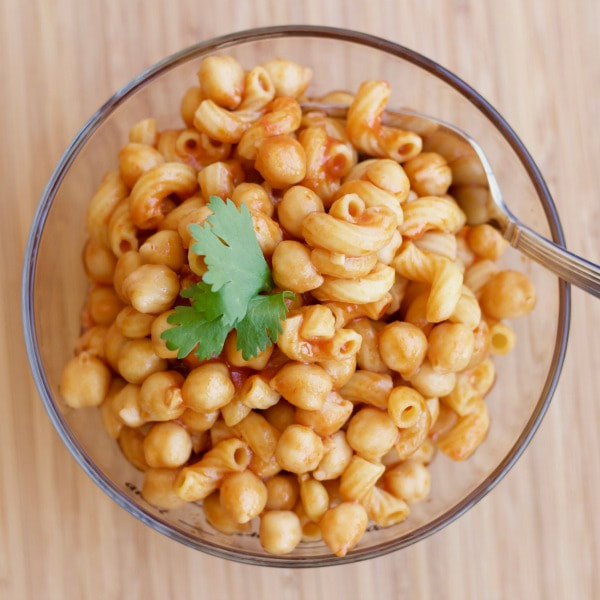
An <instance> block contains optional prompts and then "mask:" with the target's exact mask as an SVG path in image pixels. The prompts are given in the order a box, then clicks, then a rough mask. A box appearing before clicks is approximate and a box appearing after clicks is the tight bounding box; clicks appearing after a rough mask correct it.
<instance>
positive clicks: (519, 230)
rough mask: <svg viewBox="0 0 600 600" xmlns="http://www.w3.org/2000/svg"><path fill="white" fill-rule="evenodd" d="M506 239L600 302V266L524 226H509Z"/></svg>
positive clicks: (513, 224)
mask: <svg viewBox="0 0 600 600" xmlns="http://www.w3.org/2000/svg"><path fill="white" fill-rule="evenodd" d="M504 237H506V239H507V240H508V241H509V243H510V245H511V246H513V247H514V248H516V249H517V250H519V251H520V252H522V253H523V254H525V255H526V256H528V257H529V258H531V259H533V260H535V261H537V262H539V263H540V264H541V265H543V266H544V267H546V268H547V269H550V270H551V271H553V272H554V273H556V275H558V276H559V277H560V278H561V279H564V280H565V281H568V282H569V283H572V284H573V285H576V286H577V287H579V288H581V289H582V290H585V291H586V292H588V293H589V294H592V296H596V298H600V265H596V264H594V263H593V262H591V261H589V260H586V259H585V258H581V256H577V255H576V254H573V253H572V252H569V251H568V250H567V249H566V248H561V247H560V246H558V245H556V244H555V243H554V242H551V241H550V240H547V239H546V238H544V237H542V236H541V235H540V234H539V233H536V232H535V231H533V230H532V229H529V227H527V225H523V223H518V222H515V221H512V222H511V223H509V225H508V227H507V228H506V231H505V232H504Z"/></svg>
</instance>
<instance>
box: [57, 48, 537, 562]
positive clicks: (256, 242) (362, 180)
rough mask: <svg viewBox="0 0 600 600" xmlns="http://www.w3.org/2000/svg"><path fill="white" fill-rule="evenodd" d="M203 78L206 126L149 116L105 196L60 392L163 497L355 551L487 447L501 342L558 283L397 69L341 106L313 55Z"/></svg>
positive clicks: (186, 113) (276, 543)
mask: <svg viewBox="0 0 600 600" xmlns="http://www.w3.org/2000/svg"><path fill="white" fill-rule="evenodd" d="M198 77H199V86H198V87H192V88H190V89H189V90H188V91H187V92H186V94H185V95H184V97H183V100H182V103H181V107H180V112H181V116H182V118H183V121H184V124H185V127H182V128H181V129H167V130H162V131H158V128H157V124H156V122H155V120H154V119H153V118H152V117H149V118H145V119H144V120H142V121H140V122H138V123H136V124H134V125H133V127H132V128H131V130H130V134H129V143H127V144H125V145H124V146H123V148H122V149H121V151H120V152H119V156H118V169H117V170H115V171H113V172H110V173H108V174H106V175H105V177H104V179H103V180H102V183H101V185H100V187H99V189H98V191H97V192H96V194H95V195H94V197H93V198H92V200H91V201H90V205H89V208H88V215H87V230H88V233H89V240H88V242H87V243H86V245H85V248H84V250H83V262H84V267H85V270H86V272H87V274H88V276H89V278H90V280H91V282H92V286H91V288H90V291H89V295H88V299H87V302H86V305H85V308H84V310H83V313H82V329H83V331H82V335H81V337H80V339H79V340H78V342H77V344H76V350H75V357H74V358H72V359H71V360H70V361H69V362H68V363H67V364H66V365H65V368H64V371H63V374H62V378H61V386H60V387H61V393H62V396H63V398H64V400H65V402H66V403H67V405H68V406H70V407H73V408H80V407H91V406H99V407H100V410H101V414H102V421H103V423H104V426H105V428H106V430H107V432H108V434H109V435H110V436H111V437H113V438H114V439H115V440H117V442H118V444H119V446H120V448H121V450H122V452H123V454H124V455H125V457H126V458H127V459H128V460H129V461H130V462H131V463H132V464H133V465H134V466H135V467H136V468H138V469H140V470H143V471H144V472H145V475H144V485H143V489H142V496H143V498H144V499H145V500H146V501H147V502H149V503H150V504H152V505H154V506H156V507H159V508H161V509H165V510H171V509H176V508H177V507H179V506H181V505H183V504H184V503H186V502H199V501H202V504H203V508H204V511H205V514H206V518H207V520H208V522H209V523H210V524H211V525H212V526H213V527H215V528H216V529H218V530H219V531H221V532H224V533H244V532H249V531H251V529H252V527H253V522H254V521H256V520H257V519H260V526H259V536H260V542H261V545H262V546H263V548H264V549H265V550H266V551H267V552H270V553H273V554H286V553H289V552H292V551H293V550H294V549H295V548H296V547H297V545H298V544H300V543H301V542H302V540H315V539H321V538H322V539H323V541H324V542H325V543H326V544H327V545H328V546H329V548H330V549H331V551H332V552H334V553H335V554H336V555H338V556H344V555H345V554H346V553H347V552H348V551H350V550H351V549H352V548H353V547H354V546H355V545H356V544H357V543H358V541H359V540H360V538H361V536H362V534H363V533H364V531H365V530H366V528H367V525H368V523H369V521H371V522H372V523H374V524H375V525H376V526H379V527H387V526H391V525H394V524H396V523H399V522H401V521H402V520H404V519H406V518H408V517H409V513H410V505H411V504H413V503H415V502H419V501H421V500H423V499H424V498H425V497H426V496H427V495H428V493H429V489H430V476H429V471H428V468H427V465H428V464H429V463H430V462H431V461H432V460H433V458H434V456H435V453H436V451H437V450H440V451H441V452H442V453H444V454H445V455H447V456H449V457H450V458H451V459H453V460H464V459H466V458H468V457H469V456H470V455H471V454H472V453H473V452H474V451H475V450H476V448H477V447H478V446H479V444H481V443H482V442H483V440H484V439H485V436H486V433H487V430H488V425H489V416H488V411H487V408H486V403H485V399H484V398H485V395H486V394H487V392H488V391H489V390H490V389H491V387H492V385H493V384H494V379H495V370H494V364H493V362H492V358H491V356H492V355H502V354H506V353H507V352H509V351H510V350H511V349H512V347H513V346H514V344H515V341H516V337H515V333H514V331H513V330H512V328H511V327H510V326H509V325H508V324H507V323H506V322H505V319H509V318H515V317H519V316H522V315H525V314H527V313H528V312H530V311H531V310H532V309H533V307H534V305H535V290H534V288H533V286H532V284H531V282H530V281H529V279H528V278H527V277H526V276H525V275H523V274H521V273H519V272H517V271H507V270H501V269H500V268H499V267H498V266H496V264H495V261H496V260H497V259H498V258H500V257H501V255H502V253H503V252H504V250H505V246H506V242H505V241H504V240H503V238H502V236H501V235H500V234H499V233H498V232H497V231H496V230H495V229H494V228H493V227H492V226H491V225H489V224H485V223H482V224H479V225H476V226H468V225H466V216H465V212H464V211H463V209H462V208H461V206H460V205H459V204H458V203H457V202H456V201H455V199H454V198H453V197H452V195H450V194H449V192H452V189H451V185H452V180H453V167H455V165H456V164H458V163H460V161H461V156H460V155H457V153H456V152H455V153H454V155H453V156H452V159H451V160H447V159H446V158H445V156H447V154H445V153H444V152H443V151H442V149H441V148H440V149H437V150H439V151H436V150H435V149H431V148H428V147H426V146H424V140H423V139H422V138H421V137H420V136H419V135H418V134H417V133H414V132H412V131H403V130H400V129H395V128H390V127H386V126H383V125H382V123H381V115H382V112H383V110H384V108H385V106H386V103H387V100H388V98H389V94H390V89H389V85H388V84H387V83H386V82H383V81H375V80H373V81H366V82H364V83H363V84H362V85H361V86H360V88H359V90H358V92H357V93H356V95H352V94H350V93H348V92H339V91H336V92H332V93H331V94H328V95H326V96H324V97H321V98H320V100H321V101H323V102H334V103H336V104H346V105H347V106H348V107H349V108H348V113H347V118H346V119H343V120H342V119H334V118H330V117H328V116H326V115H325V114H323V113H320V112H318V111H312V112H303V111H302V108H301V106H300V104H299V99H301V98H303V97H304V95H305V94H306V90H307V88H308V85H309V83H310V78H311V71H310V69H307V68H305V67H302V66H300V65H298V64H295V63H292V62H290V61H286V60H282V59H276V60H272V61H269V62H267V63H265V64H264V65H261V66H258V67H255V68H253V69H251V70H249V71H244V69H243V68H242V67H241V65H240V64H239V63H238V62H237V61H236V60H235V59H233V58H232V57H227V56H213V57H210V58H207V59H205V60H204V61H203V62H202V63H201V66H200V69H199V72H198ZM426 141H427V140H425V142H426ZM424 147H425V150H424ZM446 150H447V148H446ZM463 180H464V177H463ZM463 182H464V181H463ZM470 208H472V206H471V207H470Z"/></svg>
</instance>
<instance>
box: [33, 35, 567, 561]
mask: <svg viewBox="0 0 600 600" xmlns="http://www.w3.org/2000/svg"><path fill="white" fill-rule="evenodd" d="M214 53H228V54H232V55H234V56H236V57H237V58H238V59H239V60H240V61H241V62H242V64H243V65H244V66H246V67H249V66H251V65H255V64H259V63H261V62H264V61H266V60H268V59H271V58H275V57H285V58H289V59H291V60H295V61H297V62H299V63H302V64H305V65H308V66H310V67H312V69H313V70H314V78H313V81H312V83H311V87H310V88H309V92H310V93H311V94H314V95H318V94H322V93H324V92H326V91H328V90H332V89H348V90H355V89H356V88H357V87H358V85H359V84H360V83H361V82H362V81H363V80H365V79H372V78H378V79H385V80H387V81H389V82H390V83H391V86H392V89H393V97H392V100H391V106H407V107H412V108H415V109H416V110H419V111H422V112H424V113H427V114H430V115H432V116H435V117H439V118H441V119H444V120H446V121H449V122H450V123H454V124H456V125H457V126H459V127H461V128H462V129H464V130H465V131H466V132H468V133H469V134H471V136H472V137H474V138H475V139H476V140H477V141H478V142H479V143H480V144H481V146H482V147H483V149H484V151H485V152H486V153H487V155H488V157H489V159H490V162H491V164H492V166H493V168H494V170H495V172H496V175H497V178H498V181H499V184H500V186H501V189H502V192H503V196H504V198H505V199H506V201H507V203H508V205H509V206H510V208H511V209H512V210H513V211H514V212H515V213H516V215H517V216H518V217H519V218H520V219H521V220H523V221H524V222H525V223H527V224H528V225H530V226H531V227H532V228H534V229H535V230H536V231H539V232H540V233H542V234H543V235H545V236H547V237H549V238H551V239H553V240H554V241H555V242H557V243H559V244H564V239H563V234H562V229H561V225H560V222H559V219H558V215H557V214H556V210H555V207H554V204H553V202H552V199H551V197H550V194H549V193H548V189H547V187H546V184H545V183H544V180H543V179H542V177H541V175H540V173H539V171H538V169H537V167H536V165H535V164H534V162H533V160H532V158H531V156H530V155H529V153H528V152H527V150H526V149H525V148H524V147H523V144H522V143H521V142H520V140H519V139H518V138H517V136H516V135H515V133H514V132H513V131H512V130H511V128H510V127H509V126H508V124H507V123H506V122H505V121H504V119H502V117H501V116H500V115H499V114H498V113H497V112H496V111H495V110H494V108H492V107H491V106H490V105H489V104H488V103H487V102H486V101H485V100H484V99H483V98H482V97H481V96H480V95H479V94H477V92H475V91H474V90H473V89H471V88H470V87H469V86H468V85H466V84H465V83H464V82H463V81H461V80H460V79H458V78H457V77H456V76H455V75H453V74H452V73H450V72H449V71H447V70H445V69H444V68H442V67H440V66H439V65H437V64H436V63H434V62H432V61H431V60H429V59H427V58H424V57H423V56H421V55H419V54H416V53H415V52H413V51H411V50H408V49H406V48H403V47H401V46H399V45H397V44H394V43H392V42H388V41H385V40H382V39H378V38H375V37H372V36H368V35H364V34H361V33H356V32H352V31H346V30H342V29H332V28H325V27H307V26H286V27H271V28H265V29H254V30H251V31H244V32H241V33H234V34H231V35H227V36H223V37H220V38H217V39H214V40H210V41H208V42H203V43H200V44H198V45H196V46H193V47H191V48H188V49H186V50H183V51H182V52H179V53H177V54H175V55H173V56H171V57H169V58H167V59H165V60H163V61H162V62H160V63H158V64H157V65H155V66H153V67H151V68H150V69H148V70H147V71H145V72H144V73H142V74H141V75H139V76H138V77H136V78H135V79H133V80H132V81H131V82H130V83H129V84H127V85H126V86H125V87H124V88H122V89H121V90H119V91H118V92H117V93H116V94H115V95H114V96H113V97H112V98H111V99H110V100H108V102H106V103H105V104H104V105H103V106H102V107H101V108H100V110H98V112H96V114H95V115H93V116H92V118H91V119H90V120H89V121H88V122H87V123H86V125H85V126H84V127H83V129H82V130H81V131H80V132H79V133H78V135H77V136H76V137H75V139H74V140H73V142H72V143H71V145H70V146H69V147H68V149H67V151H66V152H65V154H64V156H63V157H62V159H61V160H60V162H59V164H58V165H57V167H56V169H55V170H54V173H53V174H52V177H51V178H50V181H49V182H48V185H47V187H46V189H45V190H44V194H43V196H42V199H41V201H40V205H39V208H38V210H37V213H36V215H35V219H34V222H33V226H32V229H31V235H30V238H29V244H28V247H27V252H26V256H25V265H24V273H23V325H24V330H25V339H26V344H27V350H28V353H29V360H30V362H31V368H32V371H33V375H34V378H35V381H36V384H37V387H38V390H39V393H40V395H41V397H42V400H43V402H44V405H45V407H46V410H47V411H48V414H49V415H50V419H51V420H52V423H53V424H54V426H55V428H56V430H57V431H58V433H59V435H60V436H61V438H62V440H63V441H64V443H65V444H66V446H67V448H68V449H69V450H70V452H71V454H72V455H73V456H74V457H75V459H76V460H77V462H78V463H79V464H80V465H81V467H82V468H83V469H84V470H85V471H86V473H87V474H88V475H89V476H90V477H91V478H92V479H93V480H94V481H95V482H96V483H97V484H98V485H99V486H100V487H101V488H102V489H103V490H104V491H105V492H106V493H107V494H108V495H109V496H110V497H111V498H112V499H113V500H114V501H115V502H117V503H118V504H119V505H120V506H122V507H123V508H125V509H126V510H127V511H129V512H130V513H131V514H132V515H134V516H135V517H137V518H138V519H140V520H141V521H142V522H144V523H146V524H147V525H149V526H150V527H152V528H154V529H155V530H157V531H160V532H161V533H164V534H166V535H168V536H169V537H171V538H173V539H175V540H177V541H179V542H182V543H184V544H187V545H189V546H191V547H193V548H196V549H198V550H202V551H204V552H207V553H209V554H214V555H216V556H220V557H222V558H229V559H233V560H237V561H241V562H246V563H250V564H257V565H272V566H285V567H314V566H324V565H332V564H338V565H339V564H343V563H348V562H352V561H357V560H363V559H367V558H373V557H375V556H379V555H382V554H385V553H387V552H391V551H394V550H398V549H399V548H403V547H405V546H408V545H409V544H412V543H414V542H417V541H419V540H421V539H423V538H424V537H426V536H428V535H430V534H432V533H434V532H436V531H438V530H439V529H441V528H442V527H444V526H445V525H447V524H448V523H450V522H452V521H453V520H454V519H456V518H457V517H458V516H460V515H461V514H463V513H464V512H465V511H466V510H468V509H469V508H470V507H472V506H473V505H474V504H475V503H476V502H477V501H478V500H480V499H481V498H482V497H483V496H484V495H485V494H486V493H487V492H488V491H490V490H491V489H492V488H493V487H494V486H495V485H496V484H497V483H498V481H500V479H502V477H503V476H504V475H505V474H506V473H507V471H508V470H509V469H510V467H511V466H512V465H513V464H514V462H515V461H516V459H517V458H518V457H519V455H520V454H521V452H523V450H524V449H525V447H526V446H527V444H528V442H529V441H530V439H531V437H532V435H533V434H534V432H535V431H536V429H537V427H538V425H539V423H540V421H541V419H542V417H543V415H544V413H545V411H546V409H547V408H548V404H549V403H550V399H551V397H552V393H553V391H554V388H555V386H556V383H557V380H558V377H559V373H560V370H561V367H562V363H563V358H564V353H565V348H566V344H567V334H568V328H569V317H570V309H569V306H570V295H569V294H570V290H569V287H568V286H567V285H566V284H564V283H562V282H561V281H559V280H558V279H557V278H556V277H554V276H553V275H552V274H550V273H549V272H547V271H545V270H544V269H543V268H541V267H539V266H538V265H536V264H533V263H530V262H528V261H525V260H524V259H523V258H522V257H521V256H519V255H518V254H516V253H515V252H513V251H509V252H508V253H507V256H506V258H505V259H504V264H505V265H506V266H514V267H515V268H518V269H521V270H524V271H525V272H526V273H527V274H528V275H529V276H530V277H531V278H532V280H533V281H534V283H535V286H536V288H537V290H538V304H537V307H536V309H535V311H534V312H533V313H532V314H531V315H530V316H529V317H527V318H525V319H521V320H518V321H516V322H515V323H514V325H515V328H516V331H517V334H518V343H517V347H516V350H515V351H514V352H513V354H512V355H509V356H507V357H500V358H499V359H498V360H497V361H496V364H497V371H498V382H497V385H496V386H495V387H494V389H493V391H492V393H491V394H490V397H489V408H490V412H491V418H492V422H491V427H490V432H489V435H488V437H487V439H486V441H485V442H484V444H483V445H482V446H481V447H480V448H479V449H478V450H477V452H476V453H475V454H474V456H473V457H472V458H471V459H470V460H469V461H467V462H466V463H453V462H452V461H450V460H448V459H446V458H445V457H443V456H438V457H437V458H436V460H435V461H434V463H433V465H432V489H431V495H430V498H429V499H428V500H427V501H425V502H423V503H421V504H417V505H415V506H414V509H413V511H412V514H411V516H410V518H409V519H408V520H407V521H405V522H404V523H401V524H399V525H396V526H394V527H391V528H388V529H377V528H371V529H369V531H368V532H367V533H366V534H365V536H364V537H363V539H362V540H361V542H360V543H359V545H358V546H357V547H356V548H355V549H354V550H353V551H352V552H350V553H349V554H348V555H347V556H346V557H345V558H336V557H334V556H332V555H331V553H330V551H329V550H328V548H327V547H326V546H325V545H324V544H323V543H320V542H318V543H309V544H302V545H301V546H300V547H299V548H298V549H297V550H295V551H294V553H293V554H291V555H288V556H272V555H269V554H267V553H265V552H264V551H263V550H262V548H261V547H260V545H259V542H258V537H257V534H256V533H254V534H250V535H235V536H227V535H223V534H221V533H219V532H217V531H216V530H214V529H212V528H211V527H210V526H208V525H207V523H206V521H205V520H204V517H203V512H202V508H201V507H200V506H198V505H195V504H191V505H189V506H186V507H184V508H182V509H179V510H174V511H168V512H167V511H160V510H157V509H155V508H153V507H152V506H150V505H148V504H147V503H146V502H145V501H144V500H143V499H142V498H141V497H140V493H139V489H140V487H141V480H142V475H141V473H139V472H138V471H136V470H135V469H134V468H133V467H132V466H131V465H130V464H129V463H128V462H127V461H126V460H125V458H124V457H123V456H122V455H121V452H120V451H119V449H118V447H117V444H116V443H115V442H114V441H113V440H111V439H109V437H108V436H107V435H106V433H105V431H104V429H103V427H102V425H101V422H100V417H99V411H98V410H96V409H84V410H78V411H74V410H71V409H69V408H68V407H66V406H65V405H64V403H63V402H62V400H61V399H60V395H59V392H58V383H59V378H60V373H61V369H62V367H63V365H64V363H65V361H66V360H67V359H68V358H69V357H70V356H71V354H72V348H73V343H74V341H75V339H76V338H77V336H78V333H79V312H80V309H81V307H82V305H83V302H84V295H85V292H86V287H87V282H86V278H85V274H84V271H83V268H82V265H81V250H82V247H83V244H84V241H85V239H86V233H85V226H84V223H85V212H86V207H87V204H88V201H89V199H90V197H91V195H92V193H93V191H94V189H95V187H96V186H97V185H98V184H99V182H100V179H101V177H102V175H103V174H104V172H105V171H106V170H108V169H111V168H114V167H115V165H116V156H117V152H118V150H119V148H120V147H121V146H122V145H123V144H124V143H125V142H126V141H127V133H128V129H129V127H130V126H131V125H132V124H133V123H135V122H136V121H137V120H139V119H142V118H145V117H149V116H153V117H155V118H156V119H157V121H158V124H159V126H160V127H161V128H164V127H169V126H180V125H179V123H180V120H179V111H178V108H179V101H180V98H181V96H182V94H183V92H184V91H185V90H186V88H187V87H188V86H190V85H193V84H194V82H195V81H196V70H197V68H198V64H199V62H200V61H201V59H202V58H204V57H206V56H209V55H211V54H214ZM523 101H524V102H526V101H527V100H526V99H524V100H523ZM65 110H67V108H66V106H65ZM80 518H82V519H85V518H90V519H93V518H95V517H94V515H91V514H90V515H87V516H86V515H85V514H82V515H81V517H80Z"/></svg>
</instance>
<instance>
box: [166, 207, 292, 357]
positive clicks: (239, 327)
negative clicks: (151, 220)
mask: <svg viewBox="0 0 600 600" xmlns="http://www.w3.org/2000/svg"><path fill="white" fill-rule="evenodd" d="M208 207H209V208H210V209H211V210H212V212H213V214H212V215H211V216H210V217H208V219H207V221H206V223H204V224H203V225H190V232H191V234H192V236H193V238H194V239H195V240H196V243H195V244H194V245H193V246H192V249H193V250H194V252H196V254H198V255H200V256H204V262H205V263H206V266H207V268H208V270H207V272H206V273H205V274H204V276H203V278H202V281H199V282H198V283H195V284H192V285H191V286H189V287H188V288H186V289H185V290H183V291H182V292H181V296H183V297H184V298H189V300H190V303H191V306H177V307H176V308H175V312H174V313H173V314H172V315H170V316H169V317H168V319H167V322H168V323H170V324H171V325H177V326H178V327H172V328H170V329H167V330H166V331H164V332H163V333H162V334H161V338H162V339H164V340H166V342H167V348H169V350H177V351H178V352H177V357H178V358H184V357H185V356H187V355H188V354H189V353H190V352H191V351H192V350H193V349H194V347H196V345H197V349H196V356H197V357H198V358H199V359H200V360H207V359H209V358H210V357H211V356H213V355H218V354H220V353H221V352H222V350H223V345H224V344H225V338H226V337H227V334H228V333H229V332H230V331H231V330H232V329H235V330H236V331H237V334H238V335H237V349H238V350H240V351H241V352H242V356H243V358H244V360H248V359H250V358H252V357H254V356H257V355H258V354H259V352H262V351H264V350H265V348H266V347H267V346H268V345H269V344H271V343H275V342H276V341H277V337H278V336H279V334H280V333H281V330H282V328H281V321H282V320H284V319H285V314H286V311H287V307H286V304H285V300H286V299H289V298H293V297H294V294H293V293H292V292H289V291H284V292H280V293H277V294H270V293H269V292H271V291H272V289H273V279H272V277H271V272H270V271H269V266H268V265H267V262H266V261H265V259H264V256H263V254H262V251H261V249H260V246H259V245H258V241H257V240H256V235H255V234H254V227H253V226H252V217H251V216H250V212H249V211H248V208H247V207H246V205H245V204H242V206H241V208H240V210H238V209H237V207H236V205H235V204H234V203H233V202H231V200H227V201H226V202H224V201H223V200H221V198H219V197H218V196H211V197H210V198H209V202H208ZM263 292H264V293H263Z"/></svg>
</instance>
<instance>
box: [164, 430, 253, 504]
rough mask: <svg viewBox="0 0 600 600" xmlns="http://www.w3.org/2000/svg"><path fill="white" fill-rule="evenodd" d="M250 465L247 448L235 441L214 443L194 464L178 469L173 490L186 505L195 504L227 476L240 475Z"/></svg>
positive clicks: (233, 439)
mask: <svg viewBox="0 0 600 600" xmlns="http://www.w3.org/2000/svg"><path fill="white" fill-rule="evenodd" d="M249 462H250V451H249V449H248V446H247V445H246V444H245V443H244V442H243V441H242V440H239V439H237V438H229V439H226V440H222V441H220V442H219V443H217V444H216V445H215V446H214V448H213V449H212V450H209V451H208V452H207V453H206V454H205V455H204V456H203V457H202V458H201V459H200V460H199V461H198V462H197V463H195V464H193V465H190V466H188V467H184V468H183V469H181V471H180V473H179V475H178V476H177V479H176V480H175V484H174V488H175V492H176V494H177V495H178V496H179V497H180V498H181V499H182V500H185V501H186V502H196V501H197V500H202V499H203V498H206V497H207V496H209V495H210V494H212V493H213V492H214V491H215V490H216V489H217V488H218V487H219V484H220V483H221V480H222V479H223V477H224V476H225V475H226V474H227V473H236V472H237V473H239V472H241V471H243V470H244V469H245V468H246V467H247V466H248V463H249Z"/></svg>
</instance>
